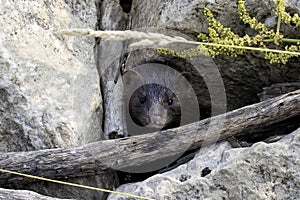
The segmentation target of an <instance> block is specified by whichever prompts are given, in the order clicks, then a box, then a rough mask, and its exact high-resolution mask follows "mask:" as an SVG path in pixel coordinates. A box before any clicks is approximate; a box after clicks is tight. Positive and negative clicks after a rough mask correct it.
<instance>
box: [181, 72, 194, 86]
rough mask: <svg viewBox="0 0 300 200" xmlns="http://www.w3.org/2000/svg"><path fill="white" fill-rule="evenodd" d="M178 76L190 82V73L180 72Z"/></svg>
mask: <svg viewBox="0 0 300 200" xmlns="http://www.w3.org/2000/svg"><path fill="white" fill-rule="evenodd" d="M178 76H183V77H184V78H185V79H186V80H187V81H188V82H190V83H191V82H192V74H191V73H190V72H181V73H180V75H178Z"/></svg>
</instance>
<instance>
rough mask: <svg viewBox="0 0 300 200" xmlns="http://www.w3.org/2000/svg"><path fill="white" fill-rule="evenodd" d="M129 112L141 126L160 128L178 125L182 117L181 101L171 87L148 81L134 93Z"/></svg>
mask: <svg viewBox="0 0 300 200" xmlns="http://www.w3.org/2000/svg"><path fill="white" fill-rule="evenodd" d="M129 114H130V116H131V118H132V120H133V121H134V122H135V123H136V124H137V125H139V126H147V127H150V128H159V129H166V128H173V127H177V126H179V125H180V118H181V107H180V101H179V100H178V98H177V97H176V95H175V94H174V93H173V92H172V91H171V90H170V89H169V88H167V87H165V86H163V85H160V84H156V83H148V84H145V85H142V86H140V87H139V88H138V89H137V90H135V91H134V93H133V94H132V96H131V98H130V100H129Z"/></svg>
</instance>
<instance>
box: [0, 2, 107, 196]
mask: <svg viewBox="0 0 300 200" xmlns="http://www.w3.org/2000/svg"><path fill="white" fill-rule="evenodd" d="M95 3H96V1H95V0H85V1H67V0H66V1H64V0H57V1H48V0H37V1H2V2H1V4H0V15H1V17H0V26H1V30H0V152H12V151H29V150H41V149H47V148H58V147H59V148H72V147H75V146H80V145H83V144H87V143H90V142H94V141H98V140H100V139H101V134H102V127H101V123H102V99H101V94H100V87H99V78H98V73H97V68H96V64H95V58H94V49H93V48H94V45H95V42H94V41H95V39H93V38H86V37H65V36H59V35H56V34H55V32H56V31H59V30H62V29H66V28H91V29H94V27H95V25H96V21H97V8H96V4H95ZM37 170H38V169H37ZM66 178H67V177H66ZM111 179H112V176H111V174H110V173H107V174H105V173H103V174H102V175H101V176H94V177H83V178H81V179H75V178H73V179H65V181H70V182H75V183H80V184H83V185H93V186H95V187H105V188H110V187H112V184H111V182H110V180H111ZM104 180H105V181H104ZM105 184H107V185H105ZM1 187H9V188H14V189H29V190H34V191H37V192H39V193H41V194H45V195H49V196H55V197H62V198H78V199H93V198H97V199H101V198H103V196H104V194H103V193H101V192H98V191H94V192H91V191H89V190H80V189H78V188H72V187H69V186H62V185H58V184H54V183H46V182H42V183H31V184H21V183H20V184H19V185H10V186H9V185H1ZM9 192H10V193H11V196H8V191H6V193H5V192H4V191H3V190H1V191H0V197H1V195H2V196H3V195H4V196H5V197H6V199H14V196H17V195H18V192H14V191H13V190H12V191H9ZM14 194H16V195H14ZM29 195H30V193H29ZM24 198H25V197H24ZM29 198H30V197H29ZM27 199H28V198H27ZM40 199H42V197H40Z"/></svg>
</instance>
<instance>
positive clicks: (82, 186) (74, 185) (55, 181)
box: [0, 169, 155, 200]
mask: <svg viewBox="0 0 300 200" xmlns="http://www.w3.org/2000/svg"><path fill="white" fill-rule="evenodd" d="M0 172H3V173H10V174H14V175H18V176H24V177H27V178H33V179H38V180H41V181H48V182H53V183H58V184H63V185H69V186H73V187H79V188H84V189H89V190H97V191H102V192H108V193H112V194H119V195H122V196H127V197H132V198H136V199H142V200H155V199H151V198H146V197H141V196H137V195H133V194H128V193H123V192H118V191H112V190H106V189H102V188H96V187H91V186H86V185H79V184H76V183H68V182H64V181H58V180H53V179H49V178H43V177H39V176H33V175H29V174H23V173H19V172H14V171H10V170H5V169H0Z"/></svg>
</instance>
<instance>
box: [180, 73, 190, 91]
mask: <svg viewBox="0 0 300 200" xmlns="http://www.w3.org/2000/svg"><path fill="white" fill-rule="evenodd" d="M191 80H192V76H191V73H190V72H181V73H179V74H178V75H177V77H176V81H177V83H179V84H177V86H180V87H181V89H185V88H189V87H190V84H191Z"/></svg>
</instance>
